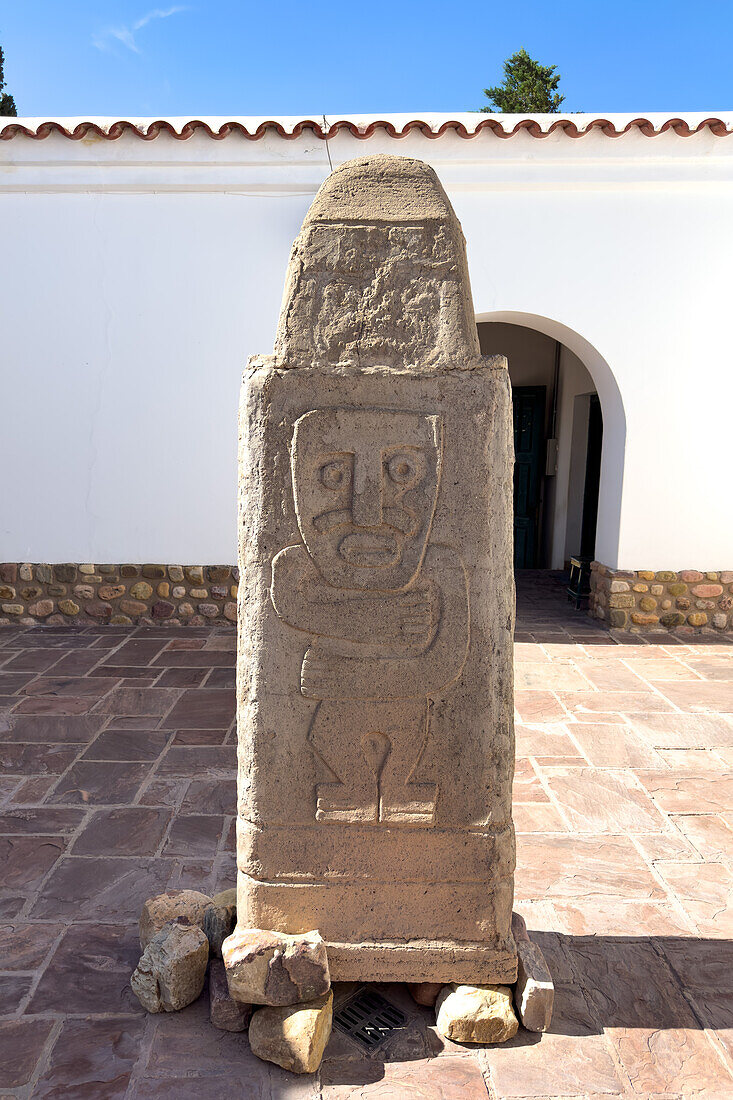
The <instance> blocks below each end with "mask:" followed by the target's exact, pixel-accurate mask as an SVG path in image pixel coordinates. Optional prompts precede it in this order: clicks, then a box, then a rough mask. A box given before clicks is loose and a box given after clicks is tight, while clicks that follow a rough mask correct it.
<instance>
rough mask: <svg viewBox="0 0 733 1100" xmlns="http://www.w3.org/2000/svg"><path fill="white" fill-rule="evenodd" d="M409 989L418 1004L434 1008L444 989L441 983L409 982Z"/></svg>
mask: <svg viewBox="0 0 733 1100" xmlns="http://www.w3.org/2000/svg"><path fill="white" fill-rule="evenodd" d="M407 988H408V989H409V991H410V993H411V995H412V999H413V1001H415V1002H416V1004H419V1005H425V1007H426V1008H432V1007H433V1005H434V1004H435V1002H436V1001H437V999H438V994H439V993H440V991H441V989H442V988H443V987H442V985H441V984H440V982H408V983H407Z"/></svg>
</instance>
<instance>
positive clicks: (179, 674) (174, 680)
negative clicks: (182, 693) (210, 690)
mask: <svg viewBox="0 0 733 1100" xmlns="http://www.w3.org/2000/svg"><path fill="white" fill-rule="evenodd" d="M207 671H208V670H207V669H205V668H166V669H165V670H164V671H163V672H162V673H161V675H160V676H159V677H158V679H157V680H156V681H155V683H156V687H172V688H195V687H201V684H202V683H203V680H204V677H205V676H206V674H207Z"/></svg>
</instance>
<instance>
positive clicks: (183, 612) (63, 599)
mask: <svg viewBox="0 0 733 1100" xmlns="http://www.w3.org/2000/svg"><path fill="white" fill-rule="evenodd" d="M238 582H239V570H238V569H237V568H236V566H231V565H92V564H81V565H77V564H73V563H68V562H67V563H65V564H63V565H33V564H30V563H28V562H23V563H18V562H6V563H5V564H4V565H0V624H3V625H7V624H8V623H14V624H17V623H21V624H22V625H24V626H25V625H31V624H32V623H37V622H42V623H48V624H50V625H52V626H60V625H65V626H66V625H69V624H78V625H79V626H87V625H89V623H90V622H97V623H112V624H119V625H137V624H142V625H156V626H159V625H161V624H163V623H168V624H170V625H171V626H180V625H183V624H185V625H187V626H203V625H204V624H205V623H212V622H224V623H225V622H230V623H232V625H234V624H235V623H236V621H237V585H238Z"/></svg>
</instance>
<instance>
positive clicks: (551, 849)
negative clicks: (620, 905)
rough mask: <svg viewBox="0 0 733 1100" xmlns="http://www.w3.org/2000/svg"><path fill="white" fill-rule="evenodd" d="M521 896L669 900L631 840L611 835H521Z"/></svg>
mask: <svg viewBox="0 0 733 1100" xmlns="http://www.w3.org/2000/svg"><path fill="white" fill-rule="evenodd" d="M516 896H517V898H519V899H522V900H531V899H533V898H537V899H542V898H549V899H554V898H592V897H605V898H635V899H637V900H642V899H643V900H646V899H660V900H666V896H665V894H664V892H663V890H662V888H661V887H660V886H659V884H658V882H657V880H656V879H655V878H654V876H653V875H652V872H651V871H650V870H649V868H648V867H647V866H646V864H645V863H644V861H643V860H642V858H641V856H640V855H639V853H638V852H637V850H636V848H635V847H634V845H633V843H632V841H631V839H630V838H628V837H611V836H609V837H605V836H604V837H575V836H568V837H548V836H541V835H532V834H524V835H522V836H519V837H518V838H517V873H516Z"/></svg>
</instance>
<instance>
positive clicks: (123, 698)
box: [94, 687, 198, 725]
mask: <svg viewBox="0 0 733 1100" xmlns="http://www.w3.org/2000/svg"><path fill="white" fill-rule="evenodd" d="M180 696H181V692H180V691H179V690H177V689H176V688H158V687H119V688H114V689H113V690H112V691H110V692H108V694H107V695H106V696H105V697H104V699H101V700H100V701H99V702H98V703H96V704H95V707H94V713H95V714H108V715H114V716H115V718H117V717H120V716H122V715H129V716H133V717H138V716H140V715H146V716H150V717H161V716H162V715H164V714H165V713H166V712H167V711H169V710H170V709H171V707H172V706H173V705H174V703H175V702H176V700H178V699H180ZM197 725H198V723H197Z"/></svg>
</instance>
